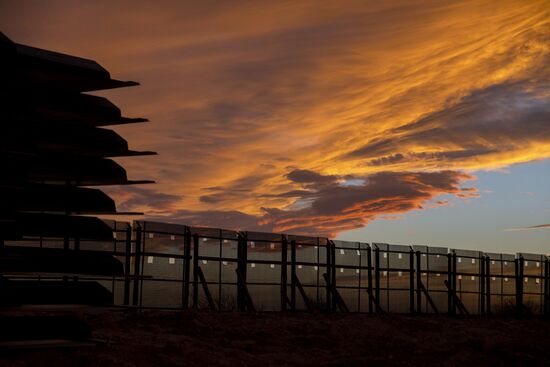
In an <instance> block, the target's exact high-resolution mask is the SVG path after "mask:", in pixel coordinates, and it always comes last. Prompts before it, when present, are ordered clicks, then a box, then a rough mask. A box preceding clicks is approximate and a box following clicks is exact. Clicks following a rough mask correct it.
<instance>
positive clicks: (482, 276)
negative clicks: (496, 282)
mask: <svg viewBox="0 0 550 367" xmlns="http://www.w3.org/2000/svg"><path fill="white" fill-rule="evenodd" d="M478 260H479V265H478V269H479V270H480V277H479V288H480V292H479V293H480V295H479V300H480V302H479V306H480V314H481V315H485V310H486V308H485V306H486V294H485V277H486V274H485V256H483V255H481V256H480V257H479V259H478Z"/></svg>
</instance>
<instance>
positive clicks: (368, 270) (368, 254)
mask: <svg viewBox="0 0 550 367" xmlns="http://www.w3.org/2000/svg"><path fill="white" fill-rule="evenodd" d="M367 262H368V264H367V265H368V268H367V277H368V278H367V282H368V284H367V287H368V290H369V313H372V312H373V304H374V302H373V299H372V249H371V246H370V245H368V247H367Z"/></svg>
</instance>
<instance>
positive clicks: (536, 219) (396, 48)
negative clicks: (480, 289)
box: [0, 0, 550, 253]
mask: <svg viewBox="0 0 550 367" xmlns="http://www.w3.org/2000/svg"><path fill="white" fill-rule="evenodd" d="M0 24H1V27H0V30H1V31H2V32H4V33H5V34H6V36H8V37H9V38H11V39H12V40H13V41H15V42H18V43H23V44H28V45H31V46H36V47H40V48H46V49H50V50H54V51H59V52H62V53H68V54H72V55H77V56H81V57H86V58H90V59H94V60H96V61H98V62H99V63H100V64H101V65H102V66H104V67H105V68H106V69H108V70H109V71H110V72H111V75H112V77H114V78H116V79H122V80H136V81H139V82H140V83H141V84H142V85H141V86H140V87H135V88H127V89H121V90H113V91H108V92H102V93H99V94H100V95H102V96H105V97H107V98H109V99H110V100H111V101H112V102H114V103H115V104H117V105H118V106H119V107H121V109H122V111H123V113H124V114H125V115H126V116H129V117H147V118H148V119H150V120H151V122H149V123H146V124H141V125H128V126H124V127H117V128H115V130H116V131H117V132H119V133H120V134H121V135H122V136H123V137H125V138H126V139H127V140H128V141H129V143H130V148H132V149H136V150H153V151H157V152H158V153H159V155H158V156H151V157H143V158H124V159H117V161H118V162H120V163H121V164H123V165H124V167H126V169H127V171H128V174H129V177H130V178H131V179H153V180H156V181H157V184H155V185H143V186H134V187H124V188H115V187H113V188H108V189H107V191H108V193H110V194H111V195H112V196H113V197H114V198H116V200H117V203H118V209H119V210H121V211H129V210H131V211H143V212H145V213H147V216H146V217H147V218H148V219H152V220H158V221H165V222H174V223H183V224H199V225H208V226H216V227H223V228H232V229H243V230H258V231H275V232H286V233H289V232H293V233H305V234H316V235H330V236H333V237H336V238H339V239H346V240H361V241H365V242H370V241H378V242H390V243H401V244H429V245H440V246H449V247H454V248H471V249H480V250H484V251H491V252H507V253H514V252H516V251H522V252H536V253H550V1H504V0H499V1H461V2H455V1H448V2H445V1H422V2H417V3H414V2H411V1H345V0H339V1H332V2H329V1H225V2H222V1H220V2H218V1H187V2H184V1H159V2H146V1H128V2H122V1H116V2H115V1H93V2H88V1H48V2H38V1H21V0H17V1H6V0H2V1H0Z"/></svg>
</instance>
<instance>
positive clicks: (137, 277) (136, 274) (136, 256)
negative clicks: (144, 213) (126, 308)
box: [132, 224, 142, 306]
mask: <svg viewBox="0 0 550 367" xmlns="http://www.w3.org/2000/svg"><path fill="white" fill-rule="evenodd" d="M135 233H136V248H135V250H136V252H135V254H134V292H133V295H132V304H133V305H134V306H137V305H138V302H139V283H140V265H141V237H142V232H141V227H140V226H139V224H138V225H137V227H136V231H135Z"/></svg>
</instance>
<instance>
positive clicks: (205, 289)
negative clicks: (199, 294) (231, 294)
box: [197, 266, 216, 311]
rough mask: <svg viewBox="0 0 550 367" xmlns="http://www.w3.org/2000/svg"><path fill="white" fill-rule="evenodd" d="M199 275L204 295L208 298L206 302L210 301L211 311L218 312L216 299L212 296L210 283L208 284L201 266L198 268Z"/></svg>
mask: <svg viewBox="0 0 550 367" xmlns="http://www.w3.org/2000/svg"><path fill="white" fill-rule="evenodd" d="M197 273H198V275H199V279H200V282H201V285H202V290H203V292H204V295H205V296H206V300H207V301H208V306H209V307H210V309H211V310H213V311H216V304H215V303H214V299H213V298H212V295H211V294H210V290H209V289H208V283H206V278H205V277H204V273H203V272H202V269H201V267H200V266H198V267H197Z"/></svg>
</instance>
